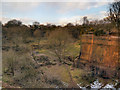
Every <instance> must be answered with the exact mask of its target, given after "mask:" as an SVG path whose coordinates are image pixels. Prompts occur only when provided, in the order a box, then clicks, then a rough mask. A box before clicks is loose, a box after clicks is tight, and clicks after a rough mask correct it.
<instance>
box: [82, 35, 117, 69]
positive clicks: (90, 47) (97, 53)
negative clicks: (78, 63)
mask: <svg viewBox="0 0 120 90" xmlns="http://www.w3.org/2000/svg"><path fill="white" fill-rule="evenodd" d="M81 40H82V41H81V43H82V45H81V57H80V58H81V59H82V60H87V61H89V62H93V61H95V62H97V63H99V65H102V66H106V67H115V66H116V65H117V63H118V37H113V36H99V37H97V36H94V35H83V36H82V39H81Z"/></svg>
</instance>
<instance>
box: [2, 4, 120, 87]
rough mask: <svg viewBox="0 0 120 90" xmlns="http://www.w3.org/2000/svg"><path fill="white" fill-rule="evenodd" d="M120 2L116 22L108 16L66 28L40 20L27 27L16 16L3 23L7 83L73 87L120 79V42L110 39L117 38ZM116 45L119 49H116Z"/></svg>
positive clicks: (112, 12) (114, 15)
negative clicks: (14, 18) (15, 18)
mask: <svg viewBox="0 0 120 90" xmlns="http://www.w3.org/2000/svg"><path fill="white" fill-rule="evenodd" d="M119 4H120V2H115V3H113V4H111V6H110V8H109V10H110V12H109V13H110V14H109V15H110V16H109V17H110V20H108V19H109V17H107V18H105V19H103V20H95V21H89V20H88V19H87V17H83V22H84V23H83V24H82V25H73V24H72V23H68V24H67V25H66V26H56V25H51V24H47V25H41V24H40V23H39V22H33V25H30V26H27V25H23V24H22V22H21V21H19V20H10V21H8V22H7V23H6V24H5V25H2V34H3V35H2V55H3V69H2V72H3V78H2V79H3V87H7V85H6V84H8V85H10V86H14V87H20V88H43V87H44V88H56V87H59V88H60V87H63V88H68V87H70V86H71V85H72V87H76V86H77V83H82V86H85V87H88V85H89V86H90V85H91V83H93V82H94V81H95V80H96V79H97V78H99V79H100V80H101V81H103V80H107V81H109V80H110V81H112V80H111V78H112V79H114V81H115V80H117V79H118V78H119V76H120V75H118V73H116V68H117V70H118V69H119V67H118V66H116V62H117V61H116V59H117V58H118V57H116V56H117V55H118V53H117V52H116V51H117V50H116V49H117V48H118V46H117V43H116V42H115V41H112V39H110V37H111V36H116V37H117V33H118V32H117V29H119V23H120V22H119V20H120V18H119V9H118V8H119V7H120V5H119ZM115 7H116V8H115ZM116 9H117V10H118V11H117V10H116ZM116 11H117V13H116ZM113 22H114V23H115V24H116V25H117V27H115V25H114V24H113ZM84 35H85V36H86V38H84V37H82V36H84ZM94 37H95V38H94ZM102 40H103V41H105V42H103V41H102ZM84 42H85V43H84ZM86 42H87V43H86ZM113 44H114V45H113ZM103 45H104V46H103ZM112 45H113V46H115V47H114V48H113V49H115V50H113V49H111V48H110V47H112ZM116 47H117V48H116ZM108 51H109V52H110V54H108ZM81 54H82V57H80V56H81ZM88 54H89V55H88ZM84 55H85V56H84ZM105 55H106V56H105ZM78 57H79V58H78ZM113 57H115V60H114V59H113ZM110 58H111V59H113V60H111V61H112V64H111V61H110V60H109V59H110ZM76 66H77V68H76ZM109 68H110V69H109ZM109 70H111V72H112V74H111V72H109ZM112 75H113V76H112ZM117 77H118V78H117ZM104 83H106V82H104Z"/></svg>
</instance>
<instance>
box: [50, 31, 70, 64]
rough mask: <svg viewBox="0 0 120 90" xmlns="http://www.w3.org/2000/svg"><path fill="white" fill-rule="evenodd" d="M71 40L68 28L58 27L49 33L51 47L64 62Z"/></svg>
mask: <svg viewBox="0 0 120 90" xmlns="http://www.w3.org/2000/svg"><path fill="white" fill-rule="evenodd" d="M71 40H72V39H71V35H70V34H69V33H68V32H67V30H61V29H57V30H54V31H52V32H51V33H50V34H49V35H48V42H49V46H50V49H51V50H53V52H54V53H55V55H56V56H57V57H58V59H59V60H60V62H63V60H64V56H65V53H66V47H67V46H68V44H69V43H70V41H71Z"/></svg>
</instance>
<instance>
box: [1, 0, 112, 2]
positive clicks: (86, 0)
mask: <svg viewBox="0 0 120 90" xmlns="http://www.w3.org/2000/svg"><path fill="white" fill-rule="evenodd" d="M96 1H99V2H111V1H114V0H2V2H96Z"/></svg>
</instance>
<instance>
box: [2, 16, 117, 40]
mask: <svg viewBox="0 0 120 90" xmlns="http://www.w3.org/2000/svg"><path fill="white" fill-rule="evenodd" d="M86 21H87V18H86V19H84V21H83V22H86ZM58 28H61V29H63V30H68V32H69V33H70V34H72V36H73V37H74V38H75V39H78V38H79V37H80V36H81V35H82V34H90V33H93V34H94V35H96V36H100V35H113V34H114V35H116V34H117V30H115V29H114V25H113V24H112V23H110V22H108V21H106V20H99V21H98V20H95V21H91V22H87V23H83V24H82V25H78V24H76V25H73V24H72V23H68V24H67V25H65V26H56V25H52V24H47V25H42V24H40V23H39V22H33V25H28V26H27V25H24V24H22V22H21V21H19V20H15V19H13V20H10V21H8V22H7V23H6V24H4V25H3V24H2V32H3V36H4V37H6V38H9V39H10V38H11V36H14V35H17V36H22V37H24V38H25V37H27V36H31V37H44V36H45V35H46V34H48V33H50V32H51V31H53V30H56V29H58ZM15 33H16V34H15Z"/></svg>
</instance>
